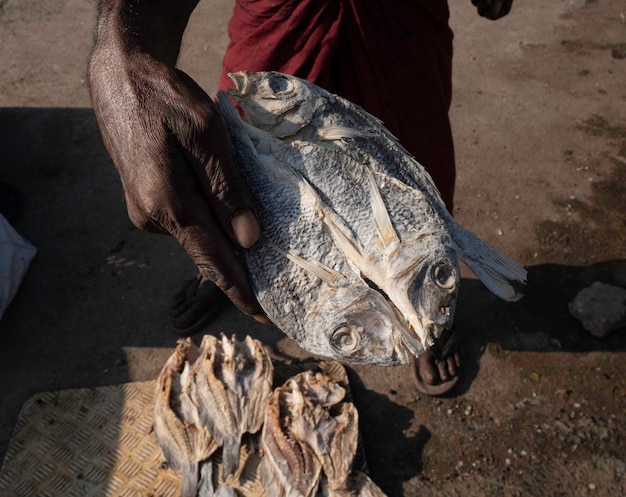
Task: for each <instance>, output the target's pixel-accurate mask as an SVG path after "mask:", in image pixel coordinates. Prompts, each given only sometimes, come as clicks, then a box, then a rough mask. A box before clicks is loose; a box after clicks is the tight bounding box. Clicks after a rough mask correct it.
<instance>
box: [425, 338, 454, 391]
mask: <svg viewBox="0 0 626 497" xmlns="http://www.w3.org/2000/svg"><path fill="white" fill-rule="evenodd" d="M453 335H454V333H452V334H451V335H450V336H449V337H448V338H447V339H446V338H444V339H443V342H444V343H443V346H441V345H440V343H437V344H435V345H434V346H433V347H430V348H428V349H426V352H425V353H424V354H423V355H421V356H420V357H417V358H416V359H415V364H414V365H413V372H414V379H415V385H416V386H417V389H418V390H419V391H420V392H422V393H425V394H426V395H433V396H436V395H445V394H447V393H449V392H450V391H451V390H452V389H453V388H454V386H455V385H456V384H457V382H458V381H459V372H460V367H461V355H460V353H459V350H458V347H457V346H458V343H457V341H456V340H455V337H454V336H453Z"/></svg>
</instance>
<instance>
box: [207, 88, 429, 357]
mask: <svg viewBox="0 0 626 497" xmlns="http://www.w3.org/2000/svg"><path fill="white" fill-rule="evenodd" d="M218 106H219V108H220V111H221V113H222V115H223V117H224V119H225V121H226V123H227V128H228V133H229V138H230V140H231V145H232V146H231V149H232V153H233V156H234V160H235V163H236V164H237V165H238V166H239V169H240V171H241V172H242V174H243V176H244V177H245V179H246V180H247V182H248V185H249V187H250V190H251V192H252V194H253V195H254V197H255V199H256V202H257V203H256V209H257V214H258V217H259V220H260V223H261V227H262V235H261V238H260V240H259V241H258V242H257V243H256V244H255V245H254V246H253V247H252V248H251V249H249V250H245V251H243V259H244V263H245V265H246V267H247V269H248V274H249V277H250V280H251V284H252V287H253V289H254V291H255V294H256V296H257V299H258V301H259V303H260V304H261V306H262V307H263V309H264V310H265V312H266V313H267V315H268V317H269V318H270V319H271V320H272V321H273V322H274V323H275V324H276V325H277V326H278V328H279V329H281V330H282V331H283V332H284V333H286V334H287V335H288V336H290V337H291V338H293V339H294V340H295V341H296V342H297V343H298V344H299V345H300V346H301V347H302V348H304V349H305V350H307V351H309V352H312V353H314V354H318V355H320V356H323V357H328V358H332V359H336V360H339V361H343V362H352V363H362V364H377V365H384V366H391V365H397V364H406V363H407V362H409V360H410V358H411V355H417V354H419V353H421V352H422V349H420V348H419V344H416V345H414V346H413V348H412V350H409V349H408V348H407V345H406V344H405V343H406V339H405V338H406V336H407V335H408V334H409V333H408V330H407V327H406V324H405V323H403V322H401V321H400V318H399V317H398V312H397V310H395V309H394V308H393V307H392V306H391V305H390V304H389V303H388V302H387V300H386V299H385V298H384V297H383V296H382V295H381V294H380V293H379V292H378V291H376V290H375V289H373V288H371V287H370V286H369V285H368V284H367V282H366V281H365V280H363V278H362V277H361V276H360V275H359V274H357V273H356V272H355V271H354V269H353V267H352V266H351V265H350V263H349V262H348V260H347V259H346V257H345V255H344V254H343V253H342V251H341V250H340V249H339V248H338V247H337V246H336V245H335V243H334V241H333V238H332V236H331V234H330V233H329V232H328V230H327V229H326V228H325V227H324V224H323V223H322V222H321V219H320V215H321V213H320V211H319V208H318V205H317V204H316V202H315V201H311V197H310V196H307V195H305V192H304V191H303V189H305V188H306V185H305V184H304V183H303V182H300V183H298V182H294V181H293V173H292V172H290V170H289V169H286V168H285V167H284V165H283V164H281V163H279V162H278V161H276V160H275V158H274V157H273V156H272V155H271V154H265V155H261V154H259V153H258V151H257V149H256V148H255V146H254V144H253V143H252V141H251V140H250V136H249V134H248V133H247V132H246V127H248V125H247V124H246V123H244V122H243V121H242V120H241V118H240V117H239V115H238V114H237V112H236V111H235V109H234V107H233V106H232V103H231V102H230V100H229V99H228V97H227V96H226V95H225V94H221V95H219V97H218ZM255 133H258V130H256V131H255ZM272 140H274V138H273V137H271V136H270V135H267V140H266V142H267V143H270V142H271V141H272Z"/></svg>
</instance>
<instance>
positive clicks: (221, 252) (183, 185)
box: [89, 47, 263, 317]
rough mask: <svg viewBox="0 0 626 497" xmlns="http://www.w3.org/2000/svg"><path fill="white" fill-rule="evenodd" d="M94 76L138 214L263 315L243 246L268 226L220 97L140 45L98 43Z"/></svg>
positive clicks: (108, 142)
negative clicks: (234, 155)
mask: <svg viewBox="0 0 626 497" xmlns="http://www.w3.org/2000/svg"><path fill="white" fill-rule="evenodd" d="M89 82H90V90H91V96H92V102H93V107H94V111H95V114H96V117H97V119H98V123H99V125H100V130H101V132H102V137H103V140H104V144H105V146H106V148H107V150H108V152H109V154H110V155H111V158H112V159H113V162H114V164H115V166H116V168H117V170H118V172H119V174H120V178H121V180H122V186H123V188H124V193H125V197H126V203H127V208H128V214H129V217H130V219H131V221H132V222H133V223H134V224H135V225H136V226H137V227H139V228H141V229H144V230H147V231H151V232H157V233H169V234H171V235H173V236H174V237H176V239H177V240H178V241H179V243H180V244H181V245H182V247H183V248H184V249H185V251H186V252H187V253H188V254H189V255H190V256H191V258H192V259H193V261H194V263H195V264H196V266H197V267H198V269H199V271H200V273H201V274H202V275H203V276H204V277H207V278H208V279H210V280H212V281H214V282H215V283H216V284H217V285H218V286H219V287H220V288H221V289H222V290H223V291H224V293H225V294H226V295H227V296H228V297H229V298H230V299H231V300H232V301H233V303H234V304H235V305H236V306H237V307H238V308H239V309H241V310H242V311H243V312H245V313H247V314H252V315H259V317H261V316H262V315H263V311H262V310H261V308H260V306H259V304H258V302H257V301H256V299H255V297H254V294H253V292H252V290H251V288H250V285H249V283H248V280H247V277H246V274H245V270H244V268H243V265H242V263H241V260H240V258H239V256H238V252H237V246H239V247H250V246H251V245H252V244H254V242H255V241H256V240H257V239H258V237H259V234H260V228H259V224H258V222H257V220H256V217H255V215H254V211H253V201H252V198H251V196H250V194H249V192H248V189H247V186H246V185H245V182H244V181H243V179H242V178H241V177H240V175H239V173H238V171H237V170H236V168H235V167H234V166H233V164H232V162H231V158H230V154H229V150H228V141H227V136H226V130H225V126H224V123H223V121H222V119H221V116H220V115H219V113H218V112H217V110H216V108H215V105H214V103H213V101H212V100H211V99H210V98H209V96H208V95H207V94H206V93H205V92H204V91H203V90H202V89H201V88H200V87H199V86H198V85H197V84H196V83H195V82H194V81H193V80H192V79H191V78H190V77H189V76H188V75H186V74H185V73H183V72H182V71H179V70H177V69H175V68H173V67H170V66H169V65H167V64H164V63H163V62H160V61H158V60H156V59H154V58H152V57H151V56H149V55H147V54H146V53H142V52H131V53H128V54H121V53H120V52H118V51H116V50H113V49H109V48H107V47H104V48H100V49H96V50H94V53H93V54H92V57H91V61H90V68H89Z"/></svg>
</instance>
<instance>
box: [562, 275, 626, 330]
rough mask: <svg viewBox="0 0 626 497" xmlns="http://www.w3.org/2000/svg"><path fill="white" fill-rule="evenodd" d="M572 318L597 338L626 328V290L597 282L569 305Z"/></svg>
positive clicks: (581, 292) (579, 294)
mask: <svg viewBox="0 0 626 497" xmlns="http://www.w3.org/2000/svg"><path fill="white" fill-rule="evenodd" d="M569 312H570V314H571V315H572V317H574V318H576V319H578V320H579V321H580V322H581V323H582V325H583V328H585V329H586V330H587V331H588V332H589V333H591V334H592V335H593V336H595V337H597V338H603V337H605V336H607V335H608V334H610V333H612V332H614V331H616V330H618V329H620V328H623V327H625V326H626V290H625V289H623V288H621V287H617V286H612V285H606V284H604V283H600V282H599V281H596V282H595V283H593V284H592V285H591V286H589V287H587V288H585V289H583V290H581V291H580V292H579V293H578V295H576V297H575V298H574V300H573V301H572V302H571V303H570V304H569Z"/></svg>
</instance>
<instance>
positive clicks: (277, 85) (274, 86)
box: [269, 75, 293, 94]
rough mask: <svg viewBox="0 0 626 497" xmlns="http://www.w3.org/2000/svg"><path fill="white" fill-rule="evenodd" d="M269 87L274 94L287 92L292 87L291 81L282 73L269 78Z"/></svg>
mask: <svg viewBox="0 0 626 497" xmlns="http://www.w3.org/2000/svg"><path fill="white" fill-rule="evenodd" d="M269 83H270V88H271V90H272V91H273V92H274V93H275V94H279V93H287V92H289V91H291V89H292V86H293V85H292V83H291V81H290V80H289V79H287V78H286V77H285V76H282V75H275V76H274V77H273V78H270V81H269Z"/></svg>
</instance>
